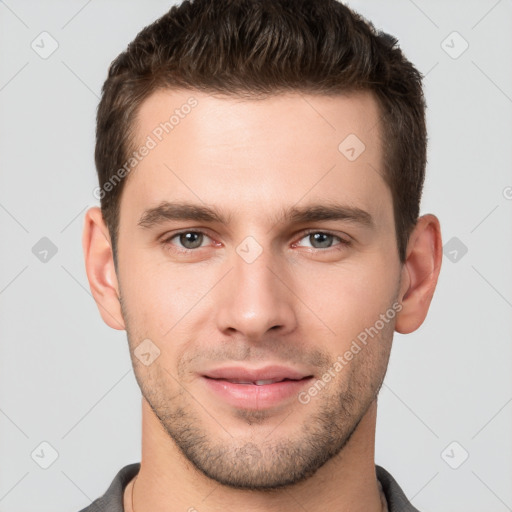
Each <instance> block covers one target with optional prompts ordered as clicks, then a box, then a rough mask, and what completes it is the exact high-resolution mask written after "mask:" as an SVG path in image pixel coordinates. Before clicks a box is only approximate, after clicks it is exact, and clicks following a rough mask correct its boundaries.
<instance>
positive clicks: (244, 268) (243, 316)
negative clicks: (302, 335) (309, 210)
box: [217, 237, 296, 339]
mask: <svg viewBox="0 0 512 512" xmlns="http://www.w3.org/2000/svg"><path fill="white" fill-rule="evenodd" d="M231 261H232V267H233V270H232V271H231V272H230V273H229V276H228V280H227V283H226V284H225V287H224V288H223V293H222V298H219V300H220V301H221V302H220V303H219V304H218V315H217V319H218V323H219V328H220V329H221V330H222V331H226V330H228V329H235V330H237V331H239V332H240V333H241V334H243V335H244V336H245V337H247V338H253V339H258V338H260V337H262V336H263V335H264V334H265V332H266V331H268V330H269V329H271V328H273V327H274V328H277V327H279V328H280V331H281V332H285V331H289V330H293V329H294V328H295V323H296V318H295V312H294V309H293V294H292V292H291V291H290V289H289V288H288V287H287V286H286V285H285V284H284V283H285V282H286V277H285V276H284V273H285V272H284V265H283V261H282V260H280V259H279V258H278V256H277V255H274V254H273V253H272V251H271V249H270V248H263V247H262V246H261V245H259V244H258V243H257V242H256V241H255V240H254V239H252V237H247V239H245V240H244V241H243V242H242V243H241V244H239V246H238V247H237V248H236V252H234V253H233V256H232V259H231ZM288 286H289V285H288Z"/></svg>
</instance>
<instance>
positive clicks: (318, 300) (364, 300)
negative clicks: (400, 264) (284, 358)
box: [295, 258, 398, 348]
mask: <svg viewBox="0 0 512 512" xmlns="http://www.w3.org/2000/svg"><path fill="white" fill-rule="evenodd" d="M313 275H314V279H312V278H311V276H312V273H311V268H309V269H306V268H303V269H301V271H299V272H296V273H295V276H296V277H295V279H296V280H297V285H298V286H297V289H298V290H300V291H299V292H298V293H297V295H298V296H299V297H300V298H301V300H302V301H303V302H304V303H305V304H306V305H307V306H308V307H307V308H303V309H304V315H305V316H304V317H303V319H305V318H307V317H311V320H307V322H306V323H307V325H309V326H313V325H318V326H319V328H321V329H325V330H326V332H327V334H328V335H332V337H333V339H336V343H337V344H338V345H339V344H340V343H341V344H342V345H343V346H344V345H345V344H350V342H351V340H352V339H354V338H355V337H356V336H357V335H358V334H359V333H360V332H361V331H363V330H364V329H365V328H367V327H370V326H372V325H374V324H375V322H376V320H378V319H379V318H380V315H381V314H384V313H386V311H387V310H388V309H389V308H390V306H391V305H392V303H393V301H394V299H395V293H396V289H397V286H398V285H397V280H398V270H397V268H395V266H394V265H393V264H392V263H391V261H390V262H386V261H384V260H379V258H368V259H367V260H366V261H365V260H363V259H361V260H360V261H358V262H356V261H355V260H354V262H353V263H352V262H350V263H349V262H348V261H347V262H346V264H342V265H339V266H337V267H336V268H329V269H327V270H326V271H322V270H319V271H318V272H316V273H313ZM340 348H341V347H340Z"/></svg>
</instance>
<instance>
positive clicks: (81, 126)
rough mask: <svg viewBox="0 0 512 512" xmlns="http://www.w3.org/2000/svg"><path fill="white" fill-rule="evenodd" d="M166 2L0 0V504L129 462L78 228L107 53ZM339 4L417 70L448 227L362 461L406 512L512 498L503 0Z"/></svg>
mask: <svg viewBox="0 0 512 512" xmlns="http://www.w3.org/2000/svg"><path fill="white" fill-rule="evenodd" d="M170 5H171V2H168V1H160V0H159V1H156V0H154V1H152V2H142V1H141V2H127V1H124V2H123V1H112V0H109V1H100V0H89V1H83V0H76V1H75V0H72V1H69V0H67V1H64V0H61V1H53V2H51V1H45V2H37V1H35V0H31V1H28V0H27V1H21V0H7V1H6V2H2V1H0V180H1V182H0V232H1V247H2V252H1V254H2V263H1V265H0V335H1V357H0V512H4V511H9V512H24V511H28V510H39V511H40V512H49V511H52V512H60V511H62V512H64V511H73V510H76V511H78V510H79V509H81V508H82V507H84V506H86V505H88V504H89V503H90V502H91V501H92V500H93V499H95V498H97V497H98V496H99V495H100V494H102V493H103V492H104V491H105V490H106V488H107V487H108V485H109V484H110V482H111V480H112V479H113V477H114V475H115V474H116V473H117V471H118V470H119V469H120V468H121V467H122V466H123V465H125V464H128V463H131V462H136V461H139V460H140V436H141V427H140V422H141V417H140V391H139V388H138V386H137V384H136V381H135V379H134V376H133V372H132V369H131V363H130V359H129V354H128V350H127V342H126V337H125V333H124V331H114V330H111V329H110V328H108V327H107V326H106V325H104V324H103V322H102V320H101V318H100V315H99V313H98V311H97V308H96V304H95V303H94V301H93V299H92V297H91V295H90V292H89V287H88V283H87V279H86V274H85V270H84V263H83V255H82V247H81V231H82V226H83V214H84V212H85V210H86V208H88V207H89V206H92V205H95V204H98V202H97V201H96V200H95V198H94V197H93V195H92V191H93V189H94V187H95V186H96V185H97V183H96V175H95V169H94V161H93V150H94V128H95V126H94V120H95V112H96V106H97V103H98V97H99V94H100V90H101V86H102V84H103V81H104V79H105V77H106V73H107V68H108V65H109V63H110V62H111V61H112V60H113V59H114V58H115V57H116V56H117V54H118V53H119V52H120V51H122V50H123V49H124V48H125V46H126V44H127V43H128V42H129V41H131V40H132V39H133V37H134V36H135V35H136V33H137V32H138V31H139V30H140V29H142V28H143V27H144V26H145V25H147V24H148V23H150V22H152V21H153V20H154V19H156V18H157V17H159V16H160V15H162V14H163V13H164V12H165V11H167V10H168V8H169V7H170ZM350 5H351V6H353V7H354V8H355V9H356V10H358V11H359V12H361V13H362V14H363V15H365V16H367V17H368V18H369V19H370V20H372V21H373V22H374V24H375V25H376V26H377V27H379V28H382V29H384V30H386V31H388V32H390V33H392V34H394V35H396V36H397V37H398V38H399V41H400V45H401V47H402V48H403V50H404V51H405V53H406V55H407V56H408V57H409V58H410V59H411V60H412V61H413V62H414V63H415V64H416V66H417V67H418V68H419V69H420V70H421V71H422V72H423V73H426V75H427V76H426V78H425V92H426V97H427V102H428V124H429V130H430V145H429V164H428V177H427V182H426V190H425V195H424V200H423V205H422V212H423V213H426V212H432V213H435V214H437V215H438V217H439V218H440V220H441V224H442V229H443V237H444V243H445V244H446V243H448V242H449V241H450V240H451V239H452V238H454V237H455V238H456V240H454V241H453V240H452V241H451V242H450V243H451V244H455V245H450V246H449V247H448V248H447V250H446V253H447V255H446V256H445V257H444V258H443V269H442V272H441V277H440V280H439V285H438V289H437V293H436V295H435V297H434V300H433V303H432V306H431V310H430V314H429V317H428V319H427V320H426V322H425V323H424V325H423V326H422V327H421V328H420V329H419V330H418V331H417V332H416V333H413V334H411V335H408V336H400V335H398V336H396V338H395V345H394V347H393V353H392V356H391V363H390V367H389V371H388V374H387V377H386V381H385V385H384V387H383V390H382V392H381V396H380V406H379V418H378V428H377V450H376V461H377V463H379V464H381V465H383V466H384V467H385V468H387V469H388V470H389V471H390V472H391V473H392V474H393V475H394V476H395V478H396V479H397V480H398V482H399V483H400V485H401V486H402V487H403V489H404V490H405V492H406V494H407V495H408V496H409V498H411V500H412V502H413V504H414V505H415V506H416V507H418V508H419V509H420V510H422V511H431V512H434V511H435V512H444V511H449V512H462V511H464V512H477V511H479V512H481V511H485V512H502V511H506V510H512V436H511V434H512V372H511V361H512V358H511V355H512V346H511V330H512V329H511V321H510V318H511V313H512V287H511V282H512V279H511V277H512V276H511V273H512V272H511V255H512V251H511V245H512V236H511V235H512V233H511V231H512V230H511V222H510V221H511V209H512V200H511V198H512V188H511V187H512V175H511V160H512V154H511V149H510V148H511V146H512V144H511V141H512V117H511V113H512V59H511V55H512V2H511V1H510V0H508V1H507V0H501V1H496V0H492V1H491V0H489V1H486V0H481V1H474V0H473V1H467V0H466V1H462V0H460V1H450V2H446V1H441V0H436V1H432V0H431V1H426V0H423V1H420V0H415V1H412V0H393V1H386V2H383V1H382V0H372V1H368V0H357V1H356V0H354V1H351V2H350ZM43 31H47V32H48V33H49V34H51V37H52V38H54V39H55V40H56V41H57V42H58V45H59V46H58V48H57V50H56V51H55V52H54V53H53V54H52V55H50V56H49V57H48V58H47V59H43V58H41V57H40V55H39V54H38V53H36V51H34V50H33V49H32V47H31V43H32V41H34V40H35V44H38V45H39V48H40V49H39V51H42V50H43V49H42V48H41V47H42V46H43V44H44V48H45V49H46V51H47V50H48V49H49V48H51V47H50V43H51V41H50V39H45V41H44V42H41V38H42V37H47V36H39V35H40V33H41V32H43ZM454 31H457V32H458V33H459V34H460V36H461V37H462V38H463V40H462V39H461V38H459V37H458V36H457V35H455V36H454V35H453V34H452V32H454ZM451 34H452V35H451ZM464 40H465V41H467V43H468V44H469V47H468V49H467V50H466V51H465V52H464V53H462V54H461V55H460V56H458V57H457V58H453V57H454V56H455V55H457V54H458V53H459V52H460V50H462V49H463V47H464V46H463V45H464ZM443 41H445V43H443ZM445 50H446V51H445ZM447 51H448V53H447ZM449 53H451V56H450V55H449ZM43 237H48V238H49V239H50V240H51V241H52V242H53V244H55V246H56V247H57V249H58V252H57V253H56V254H55V255H54V256H53V257H50V256H51V253H50V254H49V255H48V257H47V259H48V261H47V262H42V261H40V259H39V258H38V257H36V255H35V254H34V253H33V252H32V248H33V247H34V246H35V244H36V243H37V242H38V241H39V240H40V239H41V238H43ZM457 244H458V245H457ZM462 244H463V245H462ZM463 246H465V247H467V254H464V255H463V252H462V251H461V248H463ZM453 251H456V252H455V253H454V252H453ZM40 256H41V255H40ZM454 256H457V257H458V260H456V261H455V262H453V261H451V259H453V258H454ZM450 258H451V259H450ZM453 441H455V442H456V443H458V444H456V445H451V446H449V445H450V444H451V443H452V442H453ZM42 442H47V443H49V444H50V445H51V446H52V447H53V449H54V450H56V452H58V458H57V459H56V461H55V462H54V463H53V464H52V465H51V466H50V467H49V468H48V469H42V468H41V467H40V464H43V465H44V464H45V463H49V462H51V455H52V451H51V449H50V448H49V447H48V446H46V445H43V446H41V443H42ZM447 447H448V449H447V450H445V449H446V448H447ZM466 452H467V453H468V454H469V458H468V459H467V460H466V461H465V462H464V463H463V464H462V465H460V466H459V467H458V469H452V467H450V465H449V464H448V462H449V463H450V464H451V465H452V466H457V465H459V464H460V463H461V461H462V460H463V458H464V456H465V453H466ZM31 454H34V455H33V456H32V455H31Z"/></svg>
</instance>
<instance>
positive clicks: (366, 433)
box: [124, 399, 382, 512]
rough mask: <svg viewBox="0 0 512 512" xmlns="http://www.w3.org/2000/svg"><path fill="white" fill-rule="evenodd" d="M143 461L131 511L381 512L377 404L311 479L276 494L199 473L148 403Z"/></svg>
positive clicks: (144, 409) (144, 407)
mask: <svg viewBox="0 0 512 512" xmlns="http://www.w3.org/2000/svg"><path fill="white" fill-rule="evenodd" d="M142 403H143V405H142V420H143V421H142V460H141V468H140V471H139V473H138V475H137V477H136V486H135V490H134V492H133V509H132V507H131V501H132V484H133V480H132V482H130V485H128V486H127V488H126V491H125V499H124V502H125V510H126V511H127V512H148V511H150V510H151V511H152V512H164V511H165V512H174V511H183V510H187V511H191V512H194V511H200V512H214V511H215V512H217V511H219V510H251V511H254V512H259V511H261V512H263V511H265V512H274V511H275V512H277V511H279V512H291V511H296V510H297V508H298V507H299V508H302V509H305V510H308V512H320V511H325V510H326V509H330V510H337V511H340V512H347V511H349V510H350V511H351V512H356V511H361V512H362V511H366V512H380V511H381V510H382V504H381V497H380V492H379V486H378V482H377V478H376V474H375V463H374V449H375V425H376V411H377V404H376V402H374V403H373V404H372V405H371V406H370V408H369V409H368V411H367V412H366V414H365V415H364V417H363V418H362V420H361V422H360V423H359V425H358V427H357V429H356V430H355V431H354V433H353V435H352V436H351V438H350V440H349V441H348V443H347V444H346V445H345V447H344V448H343V450H342V451H341V452H340V454H338V455H337V456H335V457H334V458H332V459H330V460H329V461H328V462H327V463H326V464H324V465H323V466H322V467H321V468H320V469H319V470H318V471H317V472H316V473H315V474H314V475H313V476H311V477H310V478H308V479H307V480H305V481H303V482H300V483H298V484H296V485H294V486H293V487H288V488H283V489H279V490H275V491H272V492H263V491H251V490H238V489H232V488H230V487H226V486H223V485H221V484H219V483H217V482H215V481H213V480H211V479H209V478H208V477H206V476H205V475H203V474H202V473H200V472H199V471H198V470H197V469H196V468H195V467H194V466H193V465H192V464H191V463H190V462H189V461H188V460H187V459H186V458H185V457H184V456H183V455H182V453H181V452H180V450H179V449H178V448H177V446H176V445H175V444H174V442H173V441H172V439H170V438H169V436H168V434H167V432H166V431H165V430H164V429H163V427H162V426H161V424H160V422H159V420H158V418H157V417H156V416H155V415H154V413H153V411H152V410H151V408H150V407H149V405H148V403H147V402H146V401H145V400H144V399H143V400H142Z"/></svg>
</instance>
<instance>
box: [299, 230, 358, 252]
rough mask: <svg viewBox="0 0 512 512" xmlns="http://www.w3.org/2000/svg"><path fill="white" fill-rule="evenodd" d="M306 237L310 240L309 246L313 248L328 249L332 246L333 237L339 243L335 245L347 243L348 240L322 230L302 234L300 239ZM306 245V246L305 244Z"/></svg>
mask: <svg viewBox="0 0 512 512" xmlns="http://www.w3.org/2000/svg"><path fill="white" fill-rule="evenodd" d="M304 239H307V240H308V241H309V242H310V244H311V245H310V246H309V247H312V248H313V249H329V248H331V247H332V246H333V239H337V240H338V241H339V242H340V243H339V244H336V245H349V243H350V242H349V241H348V240H344V239H343V238H341V237H339V236H337V235H334V234H332V233H326V232H324V231H312V232H310V233H308V234H307V235H306V236H304V237H303V238H302V239H301V240H304ZM306 247H307V246H306Z"/></svg>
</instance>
